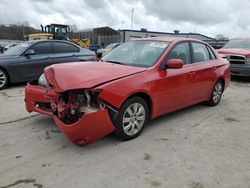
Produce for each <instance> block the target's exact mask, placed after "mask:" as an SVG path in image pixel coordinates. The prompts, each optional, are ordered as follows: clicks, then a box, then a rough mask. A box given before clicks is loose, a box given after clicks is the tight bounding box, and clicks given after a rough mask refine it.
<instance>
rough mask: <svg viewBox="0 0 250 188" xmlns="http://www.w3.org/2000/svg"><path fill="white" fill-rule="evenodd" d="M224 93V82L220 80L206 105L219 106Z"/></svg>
mask: <svg viewBox="0 0 250 188" xmlns="http://www.w3.org/2000/svg"><path fill="white" fill-rule="evenodd" d="M223 91H224V83H223V81H222V80H218V81H217V82H216V83H215V85H214V87H213V90H212V92H211V95H210V98H209V100H208V101H207V102H206V104H207V105H208V106H216V105H217V104H219V102H220V100H221V97H222V94H223Z"/></svg>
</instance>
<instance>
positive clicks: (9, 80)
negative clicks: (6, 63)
mask: <svg viewBox="0 0 250 188" xmlns="http://www.w3.org/2000/svg"><path fill="white" fill-rule="evenodd" d="M0 69H2V70H3V71H4V72H5V73H6V74H7V77H8V82H9V83H8V84H10V83H11V78H10V75H9V72H8V71H7V69H6V68H4V67H3V66H1V65H0ZM8 84H7V85H8Z"/></svg>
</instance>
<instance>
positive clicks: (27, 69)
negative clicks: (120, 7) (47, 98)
mask: <svg viewBox="0 0 250 188" xmlns="http://www.w3.org/2000/svg"><path fill="white" fill-rule="evenodd" d="M29 49H31V50H34V51H35V54H34V55H30V56H25V55H22V56H20V58H19V59H18V63H17V72H18V74H19V75H20V79H21V80H20V81H31V80H37V79H38V78H39V76H40V75H41V74H42V73H43V70H44V68H45V67H47V66H48V65H51V64H52V56H53V51H52V46H51V42H50V41H41V42H38V43H35V44H34V45H32V46H31V47H29V48H28V49H27V50H29Z"/></svg>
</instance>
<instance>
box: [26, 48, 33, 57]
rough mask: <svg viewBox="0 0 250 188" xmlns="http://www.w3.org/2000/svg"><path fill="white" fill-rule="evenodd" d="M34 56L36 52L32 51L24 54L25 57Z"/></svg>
mask: <svg viewBox="0 0 250 188" xmlns="http://www.w3.org/2000/svg"><path fill="white" fill-rule="evenodd" d="M35 54H36V52H35V51H34V50H32V49H29V50H27V51H26V52H25V53H24V55H25V56H30V55H35Z"/></svg>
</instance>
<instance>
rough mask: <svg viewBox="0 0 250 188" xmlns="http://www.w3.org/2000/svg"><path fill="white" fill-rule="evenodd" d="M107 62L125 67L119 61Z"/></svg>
mask: <svg viewBox="0 0 250 188" xmlns="http://www.w3.org/2000/svg"><path fill="white" fill-rule="evenodd" d="M105 62H108V63H114V64H119V65H124V63H121V62H119V61H105Z"/></svg>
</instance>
